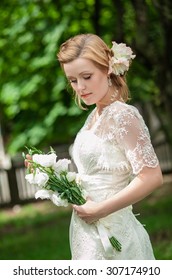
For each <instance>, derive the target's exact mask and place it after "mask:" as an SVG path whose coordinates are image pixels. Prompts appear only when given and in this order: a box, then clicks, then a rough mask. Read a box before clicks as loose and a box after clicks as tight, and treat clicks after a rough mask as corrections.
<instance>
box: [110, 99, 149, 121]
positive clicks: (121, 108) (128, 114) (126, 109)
mask: <svg viewBox="0 0 172 280" xmlns="http://www.w3.org/2000/svg"><path fill="white" fill-rule="evenodd" d="M108 112H109V115H110V116H111V117H112V118H114V120H116V121H117V122H118V121H120V122H122V121H123V120H124V119H128V120H131V119H139V120H143V118H142V116H141V114H140V112H139V111H138V109H137V108H136V107H135V106H133V105H130V104H127V103H124V102H121V101H116V102H114V103H112V104H111V105H110V106H109V110H108Z"/></svg>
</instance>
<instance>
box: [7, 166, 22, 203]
mask: <svg viewBox="0 0 172 280" xmlns="http://www.w3.org/2000/svg"><path fill="white" fill-rule="evenodd" d="M15 171H16V168H15V167H14V166H13V165H12V167H11V168H10V169H9V170H7V176H8V182H9V189H10V196H11V204H12V205H15V204H18V203H20V198H19V191H18V185H17V178H16V172H15Z"/></svg>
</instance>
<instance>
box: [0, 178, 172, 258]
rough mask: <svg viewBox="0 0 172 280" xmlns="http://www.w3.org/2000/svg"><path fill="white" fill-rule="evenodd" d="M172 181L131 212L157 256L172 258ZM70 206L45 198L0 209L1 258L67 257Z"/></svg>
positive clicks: (68, 251) (138, 204) (68, 252)
mask: <svg viewBox="0 0 172 280" xmlns="http://www.w3.org/2000/svg"><path fill="white" fill-rule="evenodd" d="M171 189H172V184H171V183H168V184H165V185H164V187H163V188H161V189H159V190H157V191H156V192H155V193H154V194H152V195H151V196H149V197H148V198H146V199H145V200H143V201H142V202H139V203H137V204H136V205H135V206H134V213H139V212H140V216H138V217H137V218H138V219H139V220H140V222H141V223H142V224H146V230H147V231H148V233H149V235H150V239H151V242H152V245H153V248H154V253H155V257H156V259H158V260H171V259H172V238H171V236H172V218H171V213H172V211H171V210H172V196H171V193H172V190H171ZM70 216H71V209H70V208H58V207H56V206H55V205H53V204H52V203H51V202H49V201H43V202H39V203H32V204H28V205H25V206H21V207H15V208H13V209H6V210H1V211H0V259H1V260H44V259H47V260H69V259H70V258H71V256H70V250H69V240H68V235H69V224H70Z"/></svg>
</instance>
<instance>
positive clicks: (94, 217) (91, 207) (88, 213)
mask: <svg viewBox="0 0 172 280" xmlns="http://www.w3.org/2000/svg"><path fill="white" fill-rule="evenodd" d="M73 209H74V210H75V212H76V213H77V215H78V216H79V217H80V218H81V219H82V220H84V221H85V222H86V223H87V224H92V223H94V222H96V221H98V220H99V219H100V218H101V217H100V212H99V203H97V202H94V201H93V200H91V199H90V198H88V199H87V201H86V203H85V204H83V205H73Z"/></svg>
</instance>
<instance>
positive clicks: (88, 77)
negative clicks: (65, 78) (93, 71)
mask: <svg viewBox="0 0 172 280" xmlns="http://www.w3.org/2000/svg"><path fill="white" fill-rule="evenodd" d="M90 78H91V75H89V76H87V77H83V79H84V80H89V79H90ZM69 82H70V83H77V80H69Z"/></svg>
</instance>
